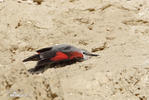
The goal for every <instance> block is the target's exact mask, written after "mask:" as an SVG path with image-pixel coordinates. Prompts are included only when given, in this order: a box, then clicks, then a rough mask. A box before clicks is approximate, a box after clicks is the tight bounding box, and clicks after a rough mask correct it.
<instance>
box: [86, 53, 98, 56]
mask: <svg viewBox="0 0 149 100" xmlns="http://www.w3.org/2000/svg"><path fill="white" fill-rule="evenodd" d="M85 55H87V56H99V55H97V54H92V53H85Z"/></svg>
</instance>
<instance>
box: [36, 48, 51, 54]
mask: <svg viewBox="0 0 149 100" xmlns="http://www.w3.org/2000/svg"><path fill="white" fill-rule="evenodd" d="M51 49H52V47H48V48H42V49H39V50H37V51H36V52H38V53H42V52H46V51H50V50H51Z"/></svg>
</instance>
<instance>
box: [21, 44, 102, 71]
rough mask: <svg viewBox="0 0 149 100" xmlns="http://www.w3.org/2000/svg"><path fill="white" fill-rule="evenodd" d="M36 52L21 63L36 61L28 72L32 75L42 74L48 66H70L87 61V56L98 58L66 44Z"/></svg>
mask: <svg viewBox="0 0 149 100" xmlns="http://www.w3.org/2000/svg"><path fill="white" fill-rule="evenodd" d="M36 52H37V54H34V55H32V56H30V57H28V58H26V59H24V60H23V62H28V61H37V64H36V66H35V67H34V68H31V69H29V70H28V71H29V72H31V73H32V74H34V73H36V72H37V73H38V72H43V71H44V69H45V68H46V66H48V65H51V66H52V65H54V66H55V65H56V64H62V63H63V64H67V63H70V64H71V63H74V62H81V61H84V60H87V59H89V56H99V55H98V54H92V53H90V52H88V51H87V50H85V49H79V48H77V47H75V46H72V45H68V44H58V45H54V46H50V47H46V48H42V49H39V50H37V51H36Z"/></svg>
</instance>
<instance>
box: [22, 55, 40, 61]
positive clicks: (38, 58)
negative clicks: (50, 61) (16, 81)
mask: <svg viewBox="0 0 149 100" xmlns="http://www.w3.org/2000/svg"><path fill="white" fill-rule="evenodd" d="M39 60H40V55H39V54H35V55H33V56H31V57H28V58H26V59H24V60H23V62H27V61H39Z"/></svg>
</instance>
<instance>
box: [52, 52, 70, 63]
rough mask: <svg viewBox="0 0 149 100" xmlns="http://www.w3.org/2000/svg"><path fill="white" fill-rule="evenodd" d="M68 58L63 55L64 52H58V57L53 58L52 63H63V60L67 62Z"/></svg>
mask: <svg viewBox="0 0 149 100" xmlns="http://www.w3.org/2000/svg"><path fill="white" fill-rule="evenodd" d="M67 59H68V56H67V55H66V54H65V53H63V52H56V55H55V56H54V57H52V58H51V59H50V60H51V61H62V60H67Z"/></svg>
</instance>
